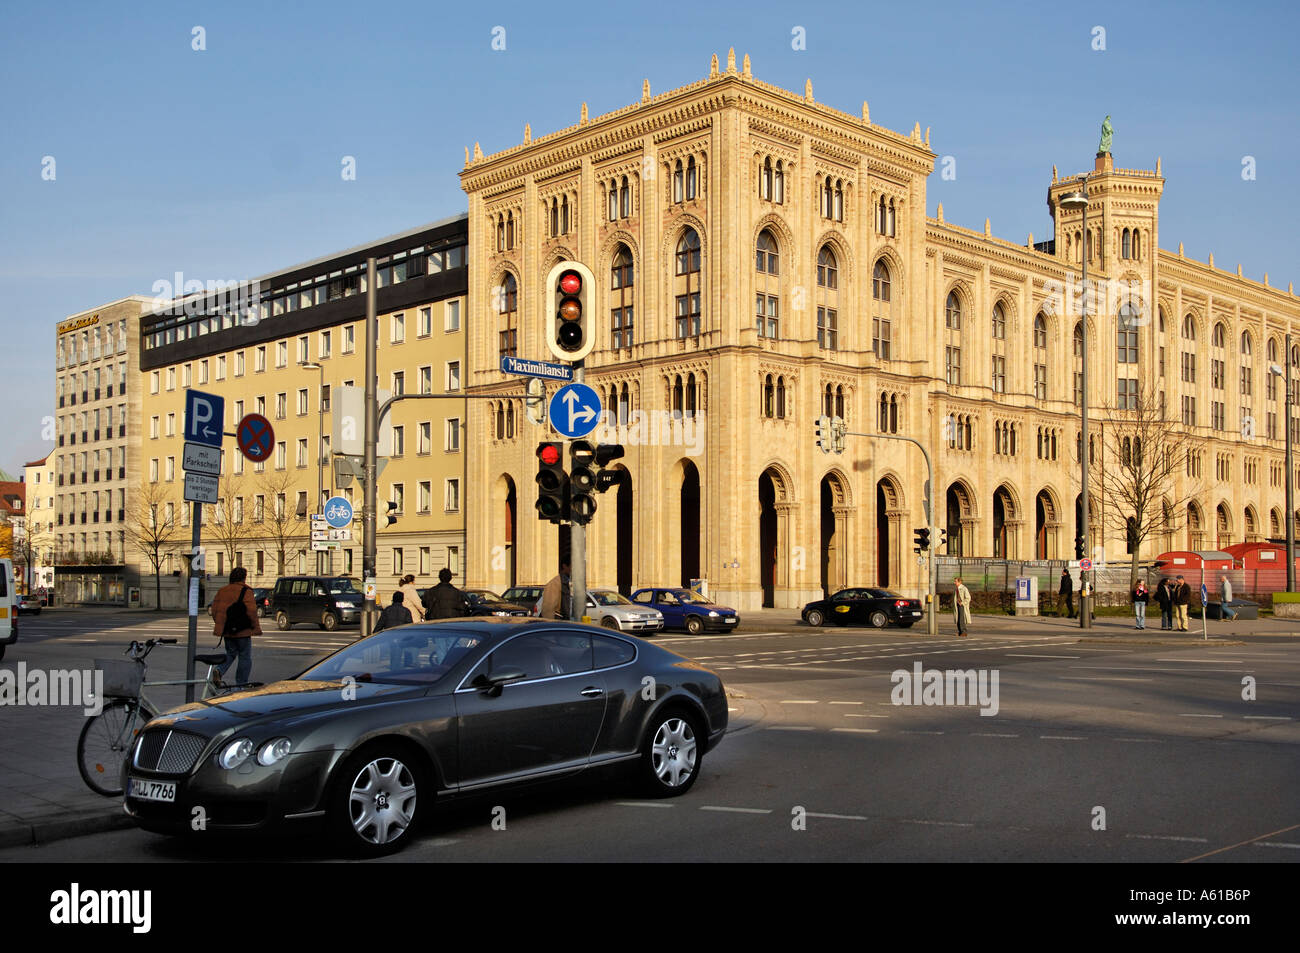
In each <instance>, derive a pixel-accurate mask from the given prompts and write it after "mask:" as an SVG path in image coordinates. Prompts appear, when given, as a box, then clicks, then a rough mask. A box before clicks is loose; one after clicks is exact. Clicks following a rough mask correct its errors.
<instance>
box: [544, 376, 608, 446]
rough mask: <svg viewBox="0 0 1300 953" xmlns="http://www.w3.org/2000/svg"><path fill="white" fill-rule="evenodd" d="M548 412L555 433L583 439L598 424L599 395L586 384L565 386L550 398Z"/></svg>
mask: <svg viewBox="0 0 1300 953" xmlns="http://www.w3.org/2000/svg"><path fill="white" fill-rule="evenodd" d="M549 411H550V413H549V416H550V418H551V426H552V427H554V428H555V431H556V433H558V434H561V435H562V436H565V437H568V438H570V439H573V438H574V437H585V436H586V435H587V434H589V433H591V432H592V431H593V430H595V429H596V427H597V425H598V424H599V423H600V411H601V407H600V395H599V394H597V393H596V392H595V391H594V390H592V389H591V388H590V387H588V386H587V385H586V384H576V383H575V384H565V385H564V386H563V387H561V388H560V389H559V390H557V391H556V392H555V396H553V397H552V398H551V403H550V408H549Z"/></svg>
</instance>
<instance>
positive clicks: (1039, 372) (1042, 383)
mask: <svg viewBox="0 0 1300 953" xmlns="http://www.w3.org/2000/svg"><path fill="white" fill-rule="evenodd" d="M1034 397H1035V399H1037V400H1047V318H1046V317H1044V316H1043V315H1042V314H1041V313H1040V314H1039V315H1038V316H1037V317H1035V318H1034Z"/></svg>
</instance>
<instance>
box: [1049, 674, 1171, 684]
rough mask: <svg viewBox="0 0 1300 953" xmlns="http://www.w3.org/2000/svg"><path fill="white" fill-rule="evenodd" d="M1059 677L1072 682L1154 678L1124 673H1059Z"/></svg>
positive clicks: (1137, 680) (1125, 680) (1145, 679)
mask: <svg viewBox="0 0 1300 953" xmlns="http://www.w3.org/2000/svg"><path fill="white" fill-rule="evenodd" d="M1056 677H1057V678H1059V679H1063V680H1065V681H1070V682H1153V681H1155V679H1153V678H1133V677H1132V676H1124V675H1058V676H1056Z"/></svg>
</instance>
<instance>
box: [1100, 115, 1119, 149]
mask: <svg viewBox="0 0 1300 953" xmlns="http://www.w3.org/2000/svg"><path fill="white" fill-rule="evenodd" d="M1114 132H1115V129H1114V127H1113V126H1111V124H1110V116H1107V117H1106V119H1105V121H1104V122H1102V124H1101V142H1100V143H1099V144H1098V145H1097V155H1102V154H1103V153H1107V152H1110V137H1111V134H1112V133H1114Z"/></svg>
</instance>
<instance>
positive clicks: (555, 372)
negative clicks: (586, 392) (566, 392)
mask: <svg viewBox="0 0 1300 953" xmlns="http://www.w3.org/2000/svg"><path fill="white" fill-rule="evenodd" d="M501 372H502V373H504V374H523V375H524V376H525V377H540V378H543V379H544V380H548V381H571V380H573V368H572V367H570V366H569V365H568V364H552V363H551V362H550V361H525V360H522V359H520V358H517V357H503V358H501Z"/></svg>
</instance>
